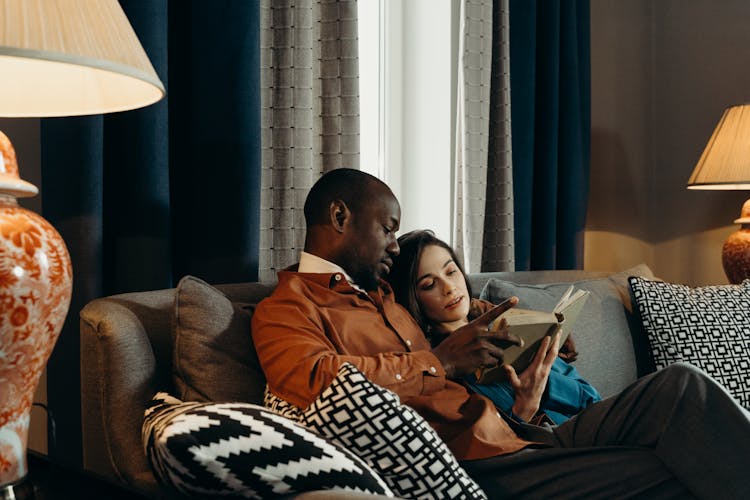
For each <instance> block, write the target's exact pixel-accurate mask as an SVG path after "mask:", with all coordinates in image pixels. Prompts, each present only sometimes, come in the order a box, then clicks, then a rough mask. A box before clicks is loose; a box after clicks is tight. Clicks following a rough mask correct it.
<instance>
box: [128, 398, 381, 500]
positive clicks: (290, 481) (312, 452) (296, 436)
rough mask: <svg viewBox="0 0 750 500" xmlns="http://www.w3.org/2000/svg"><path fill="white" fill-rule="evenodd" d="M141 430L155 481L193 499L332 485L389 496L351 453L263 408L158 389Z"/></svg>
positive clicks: (261, 495) (257, 495)
mask: <svg viewBox="0 0 750 500" xmlns="http://www.w3.org/2000/svg"><path fill="white" fill-rule="evenodd" d="M142 433H143V436H142V437H143V444H144V450H145V452H146V456H147V457H148V460H149V463H150V464H151V468H152V470H153V472H154V475H155V476H156V477H157V479H158V480H159V482H161V483H162V484H164V485H166V486H168V487H170V488H173V489H175V490H177V491H178V492H180V493H182V494H183V495H188V496H191V497H194V498H206V497H209V496H211V497H212V496H224V497H226V496H231V497H235V498H236V497H245V498H270V497H276V496H279V495H286V494H291V493H296V492H303V491H314V490H332V489H337V490H341V489H343V490H349V491H358V492H365V493H372V494H380V495H386V496H393V493H392V492H391V491H390V489H389V488H388V486H387V485H386V484H385V482H384V481H383V480H382V479H381V478H380V477H378V475H377V474H376V473H375V472H373V471H372V470H371V469H370V468H369V467H368V466H367V464H365V463H364V462H363V461H362V460H361V459H359V458H358V457H357V456H356V455H354V454H353V453H351V452H349V451H347V450H346V449H342V448H341V447H339V446H337V445H336V444H334V443H332V442H330V441H329V440H327V439H325V438H322V437H320V436H318V435H316V434H315V433H313V432H311V431H309V430H307V429H305V428H304V427H302V426H301V425H299V424H297V423H295V422H292V421H291V420H289V419H286V418H284V417H282V416H280V415H277V414H276V413H274V412H272V411H269V410H267V409H265V408H263V407H262V406H257V405H253V404H248V403H221V404H218V403H216V404H214V403H183V402H181V401H180V400H178V399H176V398H173V397H171V396H169V395H168V394H166V393H158V394H157V395H156V396H154V398H153V400H152V401H151V404H150V405H149V408H148V409H147V410H146V413H145V419H144V423H143V428H142Z"/></svg>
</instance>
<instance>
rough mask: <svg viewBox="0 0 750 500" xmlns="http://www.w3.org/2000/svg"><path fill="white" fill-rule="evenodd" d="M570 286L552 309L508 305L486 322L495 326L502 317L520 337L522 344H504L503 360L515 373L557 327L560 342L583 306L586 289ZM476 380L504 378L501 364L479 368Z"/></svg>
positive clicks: (526, 362)
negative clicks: (505, 345) (489, 321)
mask: <svg viewBox="0 0 750 500" xmlns="http://www.w3.org/2000/svg"><path fill="white" fill-rule="evenodd" d="M573 290H574V288H573V285H571V286H570V288H568V290H567V291H566V292H565V294H563V296H562V298H561V299H560V301H559V302H558V303H557V305H556V306H555V308H554V309H553V310H552V312H545V311H536V310H532V309H518V308H511V309H509V310H507V311H506V312H504V313H503V314H501V315H500V316H499V317H498V318H497V319H495V321H493V322H492V323H491V324H490V327H489V329H490V330H495V329H497V328H498V326H499V324H500V320H501V319H502V318H505V320H506V321H507V322H508V329H509V331H510V333H513V334H515V335H517V336H518V337H520V338H522V339H523V341H524V345H523V347H519V346H517V345H514V344H511V345H510V346H509V347H504V351H505V360H504V363H505V364H508V365H512V366H513V368H515V370H516V373H521V372H522V371H523V370H524V369H525V368H526V367H527V366H529V364H530V363H531V360H532V359H533V358H534V355H535V354H536V352H537V350H539V346H540V345H541V343H542V339H543V338H544V337H545V336H547V335H553V334H554V333H555V331H556V330H557V329H558V328H559V329H560V345H562V343H563V342H565V339H567V338H568V335H569V334H570V331H571V329H572V326H573V323H575V321H576V318H578V314H579V313H580V312H581V309H583V304H584V303H585V302H586V298H587V297H588V295H589V293H590V292H588V291H586V290H576V291H575V292H574V291H573ZM477 380H478V381H479V383H480V384H488V383H492V382H498V381H500V382H502V381H505V380H507V376H506V375H505V370H504V369H503V367H502V365H498V366H495V367H492V368H481V369H479V370H478V372H477Z"/></svg>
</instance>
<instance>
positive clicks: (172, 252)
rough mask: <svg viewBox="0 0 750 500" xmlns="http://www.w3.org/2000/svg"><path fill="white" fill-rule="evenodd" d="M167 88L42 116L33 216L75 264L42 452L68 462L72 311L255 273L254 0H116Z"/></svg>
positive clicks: (75, 433) (74, 436)
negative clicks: (107, 108)
mask: <svg viewBox="0 0 750 500" xmlns="http://www.w3.org/2000/svg"><path fill="white" fill-rule="evenodd" d="M120 4H121V5H122V7H123V10H124V11H125V13H126V15H127V16H128V19H129V20H130V22H131V24H132V25H133V28H134V29H135V32H136V34H137V35H138V37H139V39H140V40H141V43H142V44H143V46H144V48H145V50H146V52H147V54H148V56H149V58H150V59H151V62H152V64H153V65H154V67H155V69H156V72H157V73H158V75H159V77H160V78H161V80H162V82H164V85H165V87H166V88H167V98H166V99H163V100H162V101H160V102H159V103H157V104H154V105H151V106H149V107H146V108H143V109H139V110H134V111H128V112H122V113H113V114H108V115H104V116H101V115H99V116H88V117H73V118H55V119H44V120H42V124H41V136H42V196H43V207H42V208H43V215H44V217H45V218H46V219H47V220H48V221H50V222H51V223H52V224H53V225H54V226H55V227H56V228H57V229H58V231H59V232H60V234H61V235H62V237H63V239H64V240H65V242H66V243H67V245H68V249H69V251H70V254H71V258H72V261H73V280H74V284H73V298H72V301H71V306H70V312H69V314H68V318H67V321H66V324H65V326H64V328H63V331H62V334H61V335H60V339H59V340H58V342H57V345H56V346H55V350H54V352H53V354H52V357H51V358H50V361H49V364H48V367H47V374H48V377H47V385H48V403H49V407H50V409H51V410H52V412H53V415H54V417H55V420H56V423H57V442H56V443H52V442H50V454H51V455H52V456H53V457H54V458H55V459H56V460H58V461H59V462H62V463H66V464H70V465H79V464H80V463H81V461H82V458H81V445H80V443H81V431H80V426H81V415H80V375H79V360H80V357H79V345H80V344H79V340H78V313H79V311H80V309H81V308H82V307H83V306H84V305H85V304H86V303H87V302H89V301H90V300H92V299H94V298H96V297H101V296H104V295H110V294H114V293H121V292H129V291H140V290H150V289H157V288H169V287H172V286H174V285H175V284H176V282H177V281H178V280H179V279H180V278H181V277H182V276H184V275H186V274H193V275H196V276H199V277H201V278H203V279H205V280H207V281H209V282H213V283H221V282H239V281H253V280H256V279H257V276H258V239H259V224H260V19H259V16H260V6H259V1H258V0H253V1H247V0H235V1H226V2H214V1H213V0H191V1H185V0H172V1H169V0H151V1H148V2H144V1H142V0H120Z"/></svg>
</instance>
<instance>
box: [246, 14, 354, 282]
mask: <svg viewBox="0 0 750 500" xmlns="http://www.w3.org/2000/svg"><path fill="white" fill-rule="evenodd" d="M357 43H358V42H357V4H356V1H354V0H348V1H337V0H290V1H286V2H276V1H273V0H262V1H261V65H262V66H261V88H262V91H261V106H262V127H263V130H262V144H261V148H262V191H261V207H262V210H261V224H260V257H259V259H260V269H259V279H260V281H275V280H276V272H277V271H278V270H279V269H283V268H285V267H287V266H289V265H291V264H293V263H295V262H297V260H298V259H299V252H300V251H301V250H302V249H303V248H304V239H305V219H304V213H303V207H304V202H305V197H306V195H307V191H308V190H309V188H310V187H311V186H312V184H313V183H314V182H315V181H316V180H317V179H318V178H319V177H320V176H321V175H322V174H323V173H324V172H327V171H329V170H333V169H335V168H340V167H349V168H359V77H358V74H359V68H358V64H359V62H358V45H357Z"/></svg>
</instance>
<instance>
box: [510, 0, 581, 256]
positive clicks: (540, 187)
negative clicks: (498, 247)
mask: <svg viewBox="0 0 750 500" xmlns="http://www.w3.org/2000/svg"><path fill="white" fill-rule="evenodd" d="M510 19H511V26H510V54H511V59H510V60H511V74H512V76H513V77H512V79H511V99H512V120H513V153H512V154H513V176H514V178H513V194H514V199H515V245H516V247H515V256H516V269H517V270H529V269H576V268H578V269H580V268H582V266H583V234H584V230H585V217H586V206H587V203H588V189H589V187H588V182H589V169H590V152H589V149H590V135H591V121H590V110H591V103H590V94H591V92H590V36H589V31H590V28H589V2H588V0H575V1H566V2H562V1H560V0H556V1H546V2H538V1H532V0H510Z"/></svg>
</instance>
